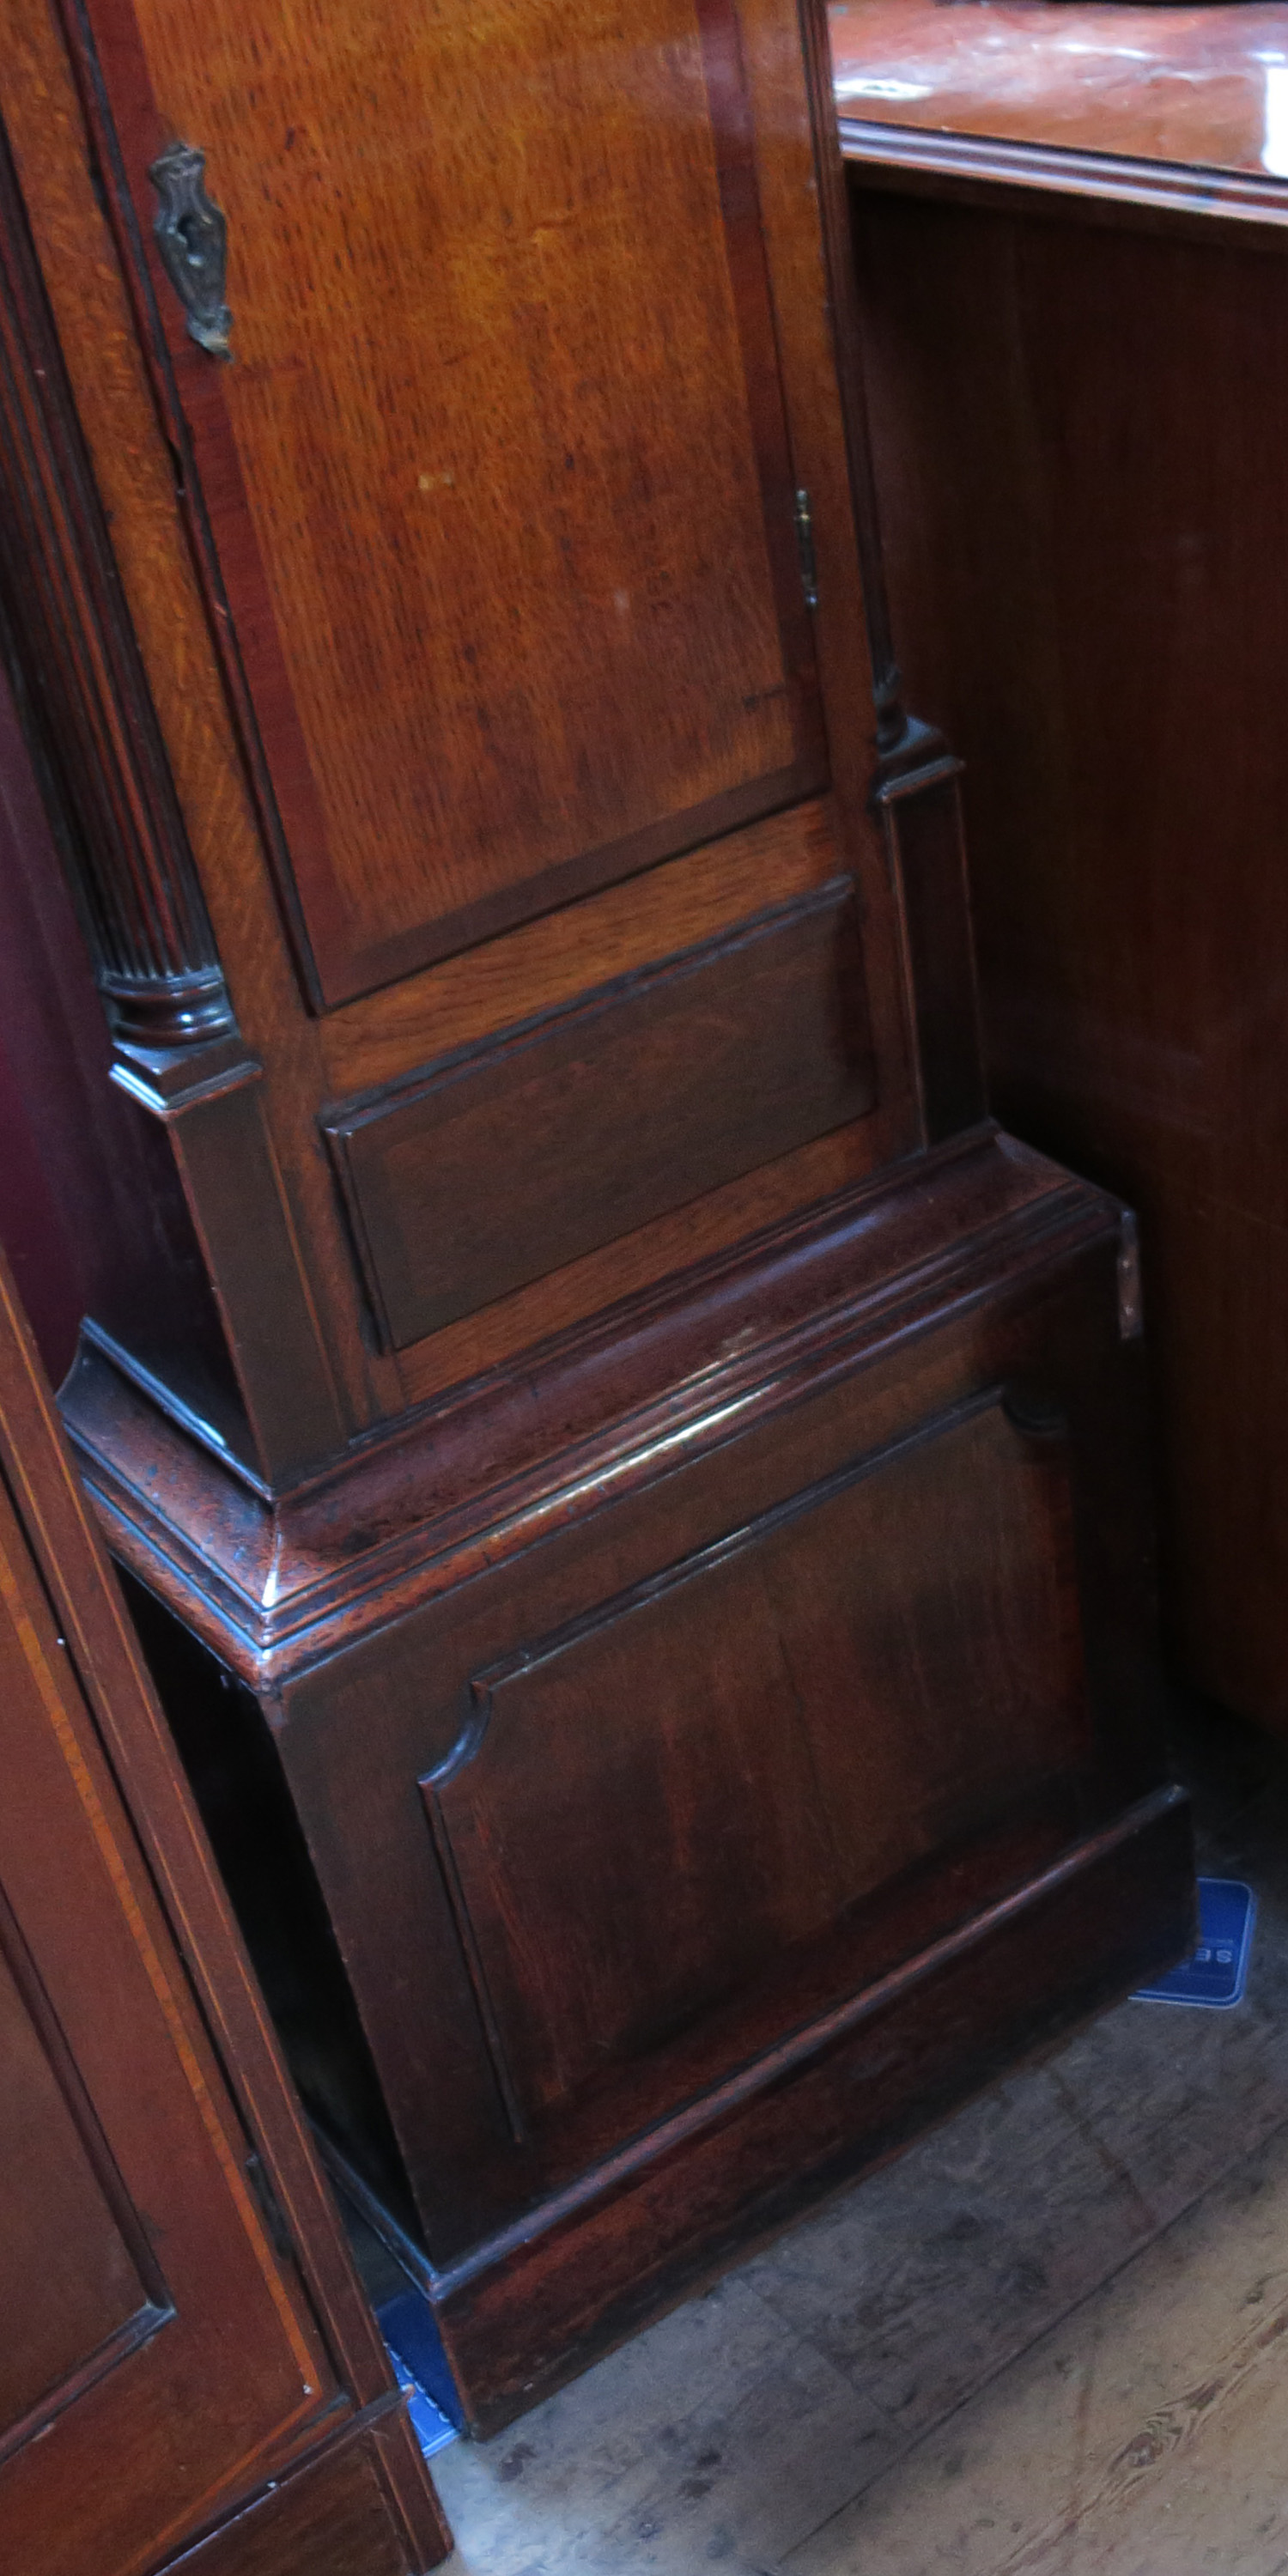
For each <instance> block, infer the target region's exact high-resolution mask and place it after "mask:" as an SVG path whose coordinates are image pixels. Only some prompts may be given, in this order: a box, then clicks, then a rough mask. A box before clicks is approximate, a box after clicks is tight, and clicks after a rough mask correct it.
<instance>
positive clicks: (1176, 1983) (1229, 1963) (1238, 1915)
mask: <svg viewBox="0 0 1288 2576" xmlns="http://www.w3.org/2000/svg"><path fill="white" fill-rule="evenodd" d="M1256 1916H1257V1900H1256V1898H1255V1896H1254V1895H1253V1893H1252V1890H1251V1888H1250V1887H1245V1885H1244V1883H1243V1880H1242V1879H1241V1878H1201V1879H1200V1880H1199V1937H1198V1940H1197V1942H1196V1943H1195V1946H1194V1948H1193V1949H1192V1950H1191V1952H1190V1955H1189V1957H1188V1959H1182V1961H1181V1963H1180V1966H1179V1967H1176V1968H1169V1969H1168V1972H1167V1975H1166V1976H1165V1977H1160V1978H1159V1980H1158V1983H1157V1985H1153V1986H1141V1987H1140V1988H1139V1990H1138V1992H1137V1993H1136V1994H1134V1995H1133V1996H1132V2002H1133V2003H1136V2004H1197V2005H1198V2006H1199V2007H1200V2009H1201V2010H1202V2011H1204V2012H1229V2011H1230V2009H1231V2007H1232V2005H1234V2004H1241V2003H1242V2001H1243V1993H1244V1988H1245V1986H1246V1985H1247V1982H1248V1958H1249V1954H1250V1952H1251V1949H1252V1927H1253V1924H1254V1923H1255V1921H1256Z"/></svg>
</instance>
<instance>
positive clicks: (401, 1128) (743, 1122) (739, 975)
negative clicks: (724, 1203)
mask: <svg viewBox="0 0 1288 2576" xmlns="http://www.w3.org/2000/svg"><path fill="white" fill-rule="evenodd" d="M854 909H855V908H854V891H853V886H852V884H851V881H850V879H849V878H848V877H841V878H838V879H835V880H833V882H832V883H831V884H830V885H826V886H823V887H820V888H819V889H818V891H817V892H816V893H815V894H813V895H811V896H808V897H803V898H798V899H797V901H796V902H795V903H794V904H791V905H788V906H785V907H783V908H781V909H779V910H778V911H776V912H773V913H769V914H767V915H764V916H762V917H761V918H760V919H759V920H752V921H751V922H747V923H744V924H742V925H740V927H739V928H738V929H737V930H736V931H734V932H733V933H731V934H727V935H726V936H725V937H723V938H721V939H719V940H715V941H711V942H709V943H707V945H706V946H704V947H701V948H697V949H693V950H690V951H689V952H688V953H687V954H685V955H683V956H680V957H676V958H671V959H666V960H664V961H663V962H662V963H661V964H660V965H658V966H655V967H653V968H651V969H650V970H649V971H648V972H647V973H643V974H637V975H635V976H632V977H630V978H629V979H627V980H625V981H624V982H623V983H621V984H619V985H617V986H609V987H608V988H607V990H606V991H603V992H601V993H599V994H591V995H588V996H586V997H585V999H584V1000H583V1001H582V1002H581V1004H580V1007H578V1008H575V1009H573V1010H570V1011H567V1012H564V1013H560V1014H556V1015H551V1016H550V1017H548V1018H545V1019H542V1020H538V1021H537V1022H536V1024H535V1025H531V1026H529V1027H528V1028H526V1029H524V1028H522V1027H520V1028H519V1029H517V1030H514V1031H509V1032H504V1033H502V1035H501V1036H500V1037H499V1038H497V1039H494V1040H492V1041H491V1042H489V1043H488V1044H487V1045H486V1046H484V1047H482V1048H478V1049H476V1050H474V1051H473V1052H472V1053H470V1054H467V1055H465V1056H463V1057H456V1058H449V1059H448V1060H447V1062H446V1063H445V1064H440V1065H430V1066H427V1067H426V1068H425V1070H424V1072H423V1074H422V1076H421V1077H420V1078H419V1079H418V1080H416V1081H415V1082H413V1083H410V1084H408V1085H405V1086H403V1087H402V1088H400V1089H396V1090H394V1091H392V1092H385V1093H384V1094H383V1095H381V1094H377V1096H376V1098H375V1099H374V1100H372V1101H370V1102H368V1103H366V1104H365V1105H364V1104H353V1105H352V1106H350V1107H347V1108H345V1109H343V1110H337V1111H334V1112H332V1113H330V1114H329V1115H328V1116H327V1118H326V1119H325V1121H324V1128H325V1133H326V1135H327V1139H328V1142H329V1144H330V1146H331V1150H332V1152H333V1154H334V1156H335V1159H336V1164H337V1169H338V1172H339V1175H340V1177H341V1180H342V1182H343V1185H344V1188H345V1192H346V1196H347V1200H348V1204H349V1209H350V1214H351V1218H352V1222H353V1226H354V1234H355V1240H356V1242H357V1245H358V1247H359V1253H360V1257H361V1259H362V1263H363V1269H364V1274H365V1277H366V1280H367V1286H368V1293H369V1295H370V1297H371V1301H372V1306H373V1310H374V1312H375V1314H376V1316H377V1318H378V1319H379V1323H380V1326H381V1329H382V1332H383V1334H384V1336H385V1338H386V1340H387V1341H388V1342H389V1343H390V1344H391V1345H392V1346H393V1347H394V1348H395V1349H398V1348H402V1347H405V1346H406V1345H407V1344H408V1343H410V1342H414V1341H416V1340H418V1339H420V1338H421V1337H422V1336H424V1335H426V1334H429V1333H432V1332H433V1331H434V1330H435V1329H436V1328H438V1327H440V1326H442V1325H445V1324H450V1323H453V1322H454V1321H456V1319H457V1318H458V1317H460V1316H462V1315H468V1314H470V1313H471V1312H473V1310H474V1309H475V1308H476V1307H479V1306H485V1305H488V1304H490V1303H491V1302H492V1301H493V1300H494V1299H495V1298H498V1297H502V1296H505V1295H506V1294H507V1293H508V1292H510V1291H512V1290H514V1289H515V1288H519V1287H523V1286H524V1285H526V1284H527V1283H528V1282H529V1281H531V1280H533V1279H539V1278H541V1277H542V1276H543V1275H544V1274H545V1273H546V1272H548V1271H554V1270H559V1269H561V1268H563V1267H565V1266H566V1265H567V1264H568V1263H569V1262H570V1261H574V1260H576V1259H577V1258H578V1257H579V1256H580V1255H582V1254H584V1253H586V1252H590V1251H594V1250H596V1249H597V1248H598V1247H599V1246H600V1245H601V1244H604V1243H611V1242H612V1241H614V1239H615V1238H617V1237H618V1236H620V1235H623V1234H627V1233H631V1232H634V1231H635V1230H636V1229H637V1228H638V1227H639V1226H640V1225H641V1224H645V1223H647V1222H648V1221H649V1220H650V1219H651V1218H654V1217H657V1216H659V1215H664V1214H666V1213H667V1212H668V1211H669V1210H670V1209H671V1208H673V1207H675V1206H676V1205H681V1206H682V1205H683V1204H684V1203H685V1202H686V1201H688V1200H691V1199H698V1198H701V1197H703V1196H704V1195H705V1194H706V1193H707V1192H709V1191H710V1190H712V1189H714V1188H718V1187H719V1186H720V1185H721V1183H722V1182H725V1181H727V1180H730V1179H737V1178H738V1177H739V1176H740V1175H741V1174H742V1173H743V1172H745V1171H747V1170H749V1169H750V1170H754V1169H755V1168H756V1167H757V1165H759V1164H762V1163H769V1162H773V1161H774V1160H776V1159H777V1158H778V1157H779V1156H780V1155H781V1154H783V1153H784V1152H786V1151H788V1150H789V1149H790V1148H791V1147H792V1146H794V1145H797V1144H801V1143H805V1142H808V1141H809V1140H810V1139H811V1138H812V1137H813V1136H815V1135H817V1134H819V1133H820V1132H821V1133H824V1134H825V1133H827V1132H828V1131H829V1130H831V1129H834V1128H837V1127H843V1126H845V1125H847V1124H849V1123H850V1122H851V1121H852V1120H854V1119H855V1118H856V1117H858V1116H861V1115H862V1114H863V1113H864V1112H865V1111H867V1110H869V1109H870V1108H871V1107H872V1106H873V1100H874V1081H873V1071H874V1069H873V1065H872V1058H871V1052H870V1046H869V1041H868V1029H867V1005H866V996H865V992H864V983H863V971H862V959H861V954H860V949H859V942H858V937H857V925H856V923H855V918H854Z"/></svg>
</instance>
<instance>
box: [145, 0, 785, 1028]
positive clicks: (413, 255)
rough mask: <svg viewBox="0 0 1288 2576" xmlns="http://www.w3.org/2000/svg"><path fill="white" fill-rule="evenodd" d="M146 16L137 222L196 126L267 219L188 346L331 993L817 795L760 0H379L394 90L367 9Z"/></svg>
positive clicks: (242, 625) (248, 220)
mask: <svg viewBox="0 0 1288 2576" xmlns="http://www.w3.org/2000/svg"><path fill="white" fill-rule="evenodd" d="M124 14H125V13H124V12H118V13H116V16H117V19H118V21H122V20H123V19H124ZM136 15H137V20H138V27H139V36H140V40H141V46H142V57H143V59H142V60H141V61H137V60H135V59H134V58H133V56H132V53H131V52H130V51H129V50H127V42H128V40H127V38H126V37H125V35H124V34H123V33H118V27H117V25H116V24H114V22H113V13H112V12H110V11H109V10H107V9H104V10H103V11H102V12H101V17H100V25H101V35H102V44H103V56H104V66H105V70H106V73H107V77H108V82H109V86H110V88H111V89H112V91H113V93H114V95H115V97H116V99H117V101H118V102H119V105H118V113H119V114H120V116H121V118H122V130H123V134H124V138H125V144H126V150H127V154H128V156H129V158H130V162H131V177H132V179H133V182H134V187H135V199H136V205H137V209H138V213H139V217H140V219H141V221H142V222H143V223H145V224H147V225H149V226H150V223H151V217H152V213H153V209H154V199H153V195H152V191H151V189H150V188H149V185H148V181H147V178H146V169H147V166H148V165H150V164H151V162H152V161H153V160H154V158H155V157H156V154H157V153H158V151H159V150H160V149H161V147H162V145H163V144H164V143H165V142H166V141H167V140H168V139H169V137H170V136H171V135H173V134H179V135H182V136H184V137H185V138H186V139H189V140H191V141H195V142H199V143H200V144H201V146H202V148H203V149H204V150H205V151H206V153H207V155H208V178H209V185H210V187H211V190H212V193H213V194H214V195H215V196H216V198H217V199H218V201H219V203H220V204H221V206H222V208H223V210H224V212H225V213H226V215H227V218H228V223H229V232H230V243H231V268H230V275H229V283H228V294H229V298H230V301H231V304H232V307H233V310H234V313H235V316H236V321H235V332H234V344H235V348H236V353H237V363H236V365H235V366H232V367H228V368H220V367H218V366H217V365H212V363H211V361H210V360H209V359H208V358H207V357H206V356H205V354H204V353H203V352H201V351H199V350H197V349H196V348H194V346H193V345H192V343H191V342H190V341H186V340H185V338H184V336H183V326H182V315H181V314H180V315H179V316H178V330H177V335H176V336H175V341H174V351H173V361H174V365H175V367H176V370H177V372H178V378H179V384H180V391H181V398H182V399H183V401H184V402H185V405H186V407H187V410H188V413H189V416H190V418H191V420H192V424H193V427H194V431H195V435H196V440H197V454H198V466H199V470H200V472H201V475H202V479H203V483H204V484H205V485H206V486H207V487H208V491H209V506H210V510H211V516H212V526H213V532H214V536H215V540H216V543H217V545H218V548H219V556H220V562H221V566H222V572H223V577H224V580H225V581H226V583H227V589H228V599H229V606H230V608H231V612H232V628H231V638H232V640H233V642H234V644H235V647H236V648H237V649H239V651H240V654H241V657H242V660H243V662H244V664H245V668H246V674H247V681H248V686H249V690H250V696H251V700H252V703H253V710H254V719H255V722H256V726H257V731H258V735H259V740H260V744H261V746H262V754H263V761H264V766H265V770H266V772H267V778H268V781H269V783H270V785H271V792H272V795H273V799H274V802H275V805H276V808H277V811H278V814H279V816H280V818H281V825H282V829H283V832H284V836H285V854H284V860H283V864H284V865H285V867H286V868H287V869H288V870H289V874H290V879H291V885H292V888H293V889H294V890H295V891H296V892H297V893H298V900H299V905H300V910H301V913H302V922H303V936H304V940H305V943H306V947H307V952H308V955H309V957H310V958H311V959H312V960H314V961H315V962H316V969H317V973H318V976H319V978H320V984H321V990H322V992H323V994H324V995H325V997H326V998H327V999H329V1000H335V999H338V998H341V997H342V996H343V995H344V994H346V993H348V992H352V991H354V990H361V989H362V987H363V986H364V985H371V984H374V983H378V982H381V981H386V980H388V979H389V978H390V977H391V976H393V975H396V974H399V973H403V972H405V971H406V970H407V969H408V968H409V967H411V966H414V965H416V964H418V963H419V962H421V961H422V960H423V959H424V958H426V957H430V956H433V955H435V954H441V953H443V952H444V951H445V950H447V951H450V950H451V949H453V948H460V947H463V946H465V945H467V944H468V943H469V942H470V941H471V940H475V939H477V938H478V937H479V936H481V935H482V934H483V933H484V932H485V931H487V930H488V929H495V928H497V927H500V926H502V925H503V924H504V923H505V922H506V921H507V920H515V919H522V918H523V917H525V916H526V915H529V914H531V913H533V912H535V911H539V910H543V909H547V908H548V907H549V905H550V904H551V903H552V902H553V901H555V900H558V899H559V898H560V897H567V896H568V895H571V894H576V893H579V892H582V891H584V890H585V889H586V888H587V887H589V886H592V885H594V884H597V883H603V882H605V881H606V880H609V879H611V878H613V877H616V876H621V875H623V874H625V873H628V872H629V871H630V870H632V869H634V868H638V867H639V866H641V865H644V864H647V863H648V862H649V861H651V860H655V859H657V858H661V857H665V856H667V855H668V854H669V852H670V851H671V850H673V849H676V848H682V847H683V846H684V845H685V843H686V842H689V843H691V842H694V841H697V840H700V839H702V838H705V837H706V836H707V835H708V834H709V833H710V832H711V831H712V830H717V829H720V828H721V827H722V826H727V825H728V824H730V823H732V822H736V821H740V820H744V819H749V818H750V816H751V815H752V814H754V813H755V812H757V811H764V810H768V809H770V808H772V807H773V806H774V805H776V804H783V803H786V802H788V801H789V800H790V798H791V797H792V796H793V794H799V793H801V792H802V790H803V789H804V788H806V787H808V786H810V785H812V784H817V783H818V780H819V776H820V773H821V767H822V756H821V743H820V737H819V730H818V718H817V705H816V684H815V681H814V675H813V648H812V642H811V638H810V630H809V619H808V615H807V612H806V607H805V602H804V599H803V596H802V590H801V582H800V575H799V570H798V567H797V563H796V558H795V537H794V528H793V517H792V512H793V491H794V485H793V481H792V475H791V469H790V460H789V456H788V450H787V442H786V434H785V422H784V417H783V410H782V399H781V394H780V393H779V391H778V387H777V383H776V376H777V359H776V353H775V349H774V343H773V332H772V317H771V311H770V306H769V301H768V293H767V279H766V275H765V268H764V259H763V253H762V250H761V246H760V238H759V225H758V220H757V207H756V197H755V176H754V165H753V162H752V159H751V153H750V141H751V136H750V126H749V119H748V105H747V100H746V96H745V88H744V83H743V79H742V74H741V68H740V64H739V58H738V45H737V28H736V19H735V14H734V11H733V9H732V7H731V6H729V5H728V4H727V0H703V5H702V6H701V8H697V7H695V6H694V5H693V0H649V6H648V8H647V10H646V12H645V15H644V16H643V17H642V18H641V17H640V15H639V13H638V12H633V13H632V15H631V18H630V20H629V22H625V23H624V22H623V21H622V20H621V18H620V13H618V12H616V11H615V10H613V9H611V8H606V7H605V6H604V5H603V0H584V6H582V7H580V8H579V9H577V10H575V11H573V12H572V13H570V11H569V8H568V6H567V4H566V0H547V5H546V6H545V7H544V8H538V7H531V8H529V9H527V10H526V11H525V12H524V13H523V14H522V16H521V17H516V15H515V13H514V12H513V11H512V10H494V11H489V10H487V9H483V10H479V9H472V10H471V11H470V12H469V14H468V17H467V19H466V20H465V21H460V20H459V19H458V18H457V16H456V14H455V13H454V12H453V11H452V10H450V9H447V8H437V9H433V10H430V11H429V12H426V11H425V10H423V9H415V10H410V9H408V8H407V6H406V5H405V0H382V6H381V7H380V9H379V10H378V11H377V12H376V13H375V14H372V13H371V12H370V11H369V12H367V13H366V15H365V17H364V20H363V25H362V36H361V49H360V50H361V56H362V60H363V65H364V69H363V72H362V76H361V78H360V79H355V40H354V30H353V29H352V28H351V27H350V25H349V23H348V21H347V20H346V19H344V18H343V17H341V18H337V19H336V20H335V21H334V22H330V21H326V22H324V21H321V20H319V19H318V18H317V17H316V15H311V16H310V17H309V18H308V21H307V35H306V36H305V34H304V30H303V28H297V27H296V26H295V24H294V22H293V18H292V15H291V12H290V11H283V12H281V13H279V14H277V15H276V16H275V17H274V19H273V20H272V21H271V22H270V24H269V26H268V27H267V28H265V27H252V26H251V25H250V24H249V23H248V22H247V20H246V17H245V13H244V11H240V10H236V9H229V10H228V11H227V12H226V13H225V14H224V15H223V16H220V15H219V13H218V11H216V12H215V13H214V14H207V16H206V17H205V18H204V19H203V22H202V27H201V32H200V41H199V42H194V33H195V31H194V27H193V21H192V19H191V16H190V13H189V12H188V11H187V10H186V9H181V8H180V9H176V8H174V7H171V6H168V5H166V0H146V5H143V6H141V7H140V8H139V9H138V11H137V12H136ZM145 82H146V83H150V86H151V91H152V98H153V100H154V101H155V105H152V104H151V103H150V102H148V101H146V98H145V89H144V84H145ZM498 172H503V173H504V174H505V178H504V185H503V186H502V187H501V188H500V189H498V186H497V174H498ZM420 243H424V244H425V245H427V251H426V253H425V254H421V253H420V252H419V251H413V250H412V249H411V248H410V245H412V244H420ZM161 294H162V309H163V311H165V310H167V308H173V307H174V306H175V299H174V297H173V293H172V290H169V289H168V288H166V287H165V286H163V287H162V290H161ZM355 314H360V315H361V317H362V318H361V327H360V329H359V330H358V331H357V332H355V330H354V315H355ZM627 420H629V421H630V423H631V433H630V437H629V440H625V439H623V436H622V424H623V423H624V422H625V421H627ZM395 424H397V426H396V427H395ZM677 454H680V455H688V456H691V457H692V458H693V460H694V464H695V467H696V466H697V464H698V460H700V471H697V470H691V471H689V472H688V473H686V474H682V475H677V474H676V473H675V471H674V466H673V462H672V460H673V459H674V457H675V456H676V455H677ZM592 741H593V746H594V757H593V759H592V758H590V757H589V751H590V745H591V743H592Z"/></svg>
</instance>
